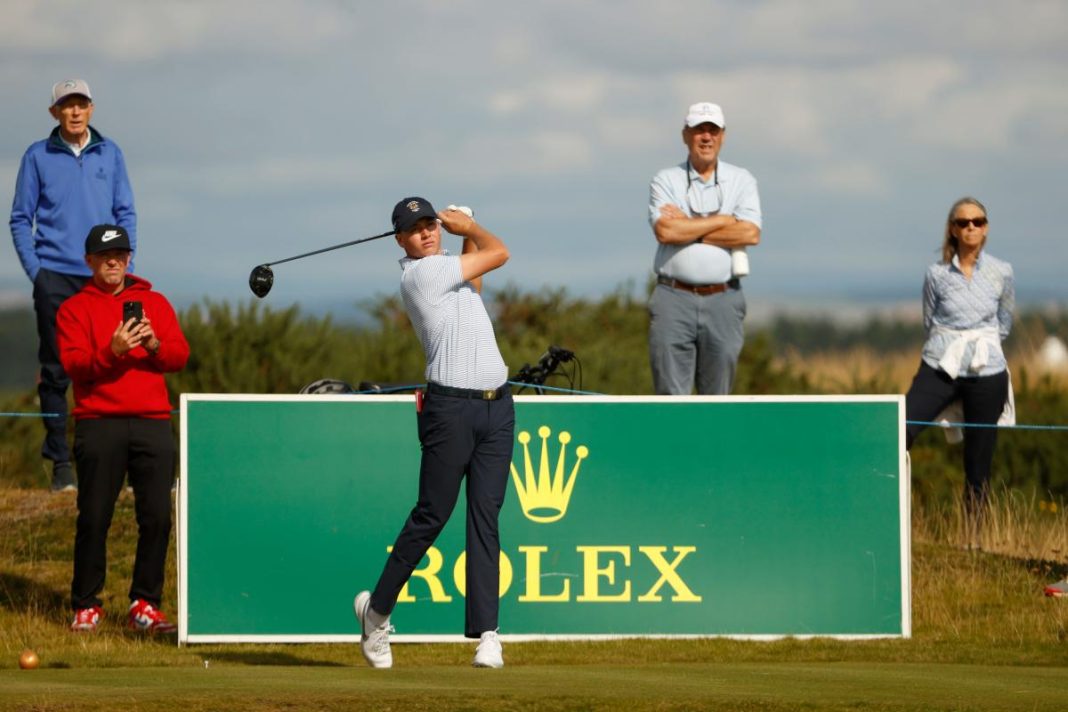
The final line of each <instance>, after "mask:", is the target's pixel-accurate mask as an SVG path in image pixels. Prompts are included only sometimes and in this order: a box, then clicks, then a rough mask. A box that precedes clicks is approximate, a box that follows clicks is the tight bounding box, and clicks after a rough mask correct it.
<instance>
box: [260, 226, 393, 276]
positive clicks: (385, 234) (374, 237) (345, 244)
mask: <svg viewBox="0 0 1068 712" xmlns="http://www.w3.org/2000/svg"><path fill="white" fill-rule="evenodd" d="M395 234H397V233H396V231H395V230H390V231H389V232H383V233H382V234H381V235H372V236H371V237H363V238H360V239H359V240H352V241H351V242H343V243H342V244H340V245H334V246H333V247H324V248H323V249H321V250H315V251H314V252H305V253H304V254H303V255H296V256H294V257H287V258H285V259H284V260H277V261H275V262H267V263H265V265H264V266H266V267H270V266H272V265H280V264H282V263H283V262H292V261H293V260H299V259H301V258H302V257H311V256H312V255H318V254H320V253H323V252H330V250H340V249H341V248H342V247H348V246H350V245H358V244H360V243H361V242H370V241H371V240H378V239H379V238H383V237H389V236H390V235H395Z"/></svg>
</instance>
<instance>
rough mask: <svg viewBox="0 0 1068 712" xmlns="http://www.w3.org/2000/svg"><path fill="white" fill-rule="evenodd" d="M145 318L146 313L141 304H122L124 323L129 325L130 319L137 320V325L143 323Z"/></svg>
mask: <svg viewBox="0 0 1068 712" xmlns="http://www.w3.org/2000/svg"><path fill="white" fill-rule="evenodd" d="M142 316H144V312H143V311H142V310H141V302H123V303H122V323H123V324H127V323H129V321H130V319H136V320H137V321H135V322H134V324H135V325H136V324H137V323H139V322H140V321H141V317H142Z"/></svg>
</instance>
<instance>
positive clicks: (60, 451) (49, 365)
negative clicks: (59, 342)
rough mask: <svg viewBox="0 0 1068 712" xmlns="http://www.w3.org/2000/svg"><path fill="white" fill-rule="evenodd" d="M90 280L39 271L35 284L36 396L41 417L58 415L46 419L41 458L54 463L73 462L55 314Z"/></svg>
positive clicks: (65, 377) (65, 374)
mask: <svg viewBox="0 0 1068 712" xmlns="http://www.w3.org/2000/svg"><path fill="white" fill-rule="evenodd" d="M87 279H88V278H87V277H79V276H76V275H72V274H60V273H59V272H52V271H49V270H47V269H40V270H38V271H37V278H36V279H35V280H34V282H33V309H34V311H35V312H36V313H37V343H38V346H37V360H38V362H39V363H40V364H41V380H40V382H39V383H38V384H37V395H38V396H39V397H40V400H41V412H42V413H58V414H59V417H57V418H43V419H42V420H43V421H44V427H45V440H44V444H43V445H42V446H41V455H42V456H43V457H44V458H45V459H46V460H51V461H53V462H70V448H69V447H68V446H67V387H68V386H70V379H69V378H68V377H67V373H66V372H65V371H64V370H63V366H62V365H61V364H60V362H59V348H58V347H57V346H56V312H58V311H59V305H60V304H62V303H63V302H64V301H66V299H67V298H68V297H70V296H72V295H74V294H75V293H76V292H78V291H80V290H81V288H82V287H83V286H84V285H85V282H86V280H87Z"/></svg>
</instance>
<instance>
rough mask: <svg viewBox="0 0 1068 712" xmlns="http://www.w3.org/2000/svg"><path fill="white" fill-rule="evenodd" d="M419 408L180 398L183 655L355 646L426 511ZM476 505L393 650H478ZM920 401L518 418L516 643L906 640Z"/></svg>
mask: <svg viewBox="0 0 1068 712" xmlns="http://www.w3.org/2000/svg"><path fill="white" fill-rule="evenodd" d="M415 418H416V415H415V406H414V400H413V398H412V397H411V396H253V395H248V396H242V395H236V396H234V395H230V396H222V395H193V394H187V395H184V396H182V477H181V484H180V490H179V494H180V496H179V506H180V510H179V529H178V531H179V640H180V641H182V642H189V643H207V642H257V641H258V642H279V641H281V642H312V641H336V642H343V641H344V642H348V641H355V640H358V639H359V631H358V628H357V624H356V621H355V619H354V617H353V614H352V598H353V596H354V595H355V594H356V592H358V591H360V590H361V589H367V588H372V587H373V586H374V583H375V581H376V580H377V579H378V575H379V573H380V572H381V568H382V565H383V563H384V561H385V557H386V554H387V552H388V550H389V547H390V546H391V545H392V543H393V540H394V538H395V537H396V535H397V533H398V532H399V531H400V527H401V525H402V524H403V522H404V519H405V517H407V515H408V512H409V511H410V509H411V507H412V505H413V504H414V502H415V496H416V484H417V480H418V471H419V456H420V450H419V442H418V439H417V436H416V427H415ZM463 507H464V499H463V495H462V494H461V499H460V501H459V503H458V505H457V511H456V512H455V513H454V515H453V518H452V520H451V521H450V522H449V524H448V526H447V527H446V528H445V530H444V531H443V532H442V535H441V537H440V538H439V539H438V541H437V543H436V545H435V546H434V547H433V548H432V549H431V550H430V551H429V552H428V554H427V556H426V557H425V558H424V560H423V562H422V563H421V565H420V567H419V568H418V569H417V570H416V573H415V576H414V577H413V578H412V580H411V581H410V582H409V583H408V585H407V587H406V588H405V590H404V591H403V592H402V595H401V599H400V601H399V602H398V604H397V608H396V610H395V611H394V615H393V623H394V625H395V626H396V629H397V634H396V635H395V636H393V640H395V641H398V642H404V641H446V640H459V639H461V638H460V636H459V633H460V632H461V631H462V629H463V615H464V591H465V582H464V512H463ZM908 507H909V483H908V479H907V474H906V468H905V465H904V405H903V399H902V398H901V397H900V396H871V397H866V396H864V397H861V396H837V397H744V398H743V397H727V398H707V397H694V398H661V397H555V396H540V397H539V396H529V397H519V398H517V402H516V443H515V451H514V455H513V459H512V471H511V481H510V482H509V488H508V495H507V498H506V500H505V503H504V508H503V510H502V512H501V541H502V551H501V625H502V628H501V631H502V634H505V635H506V637H507V638H510V639H512V640H521V639H534V638H556V639H563V638H598V637H609V636H613V637H614V636H734V637H745V638H768V637H779V636H786V635H793V636H836V637H847V638H868V637H891V636H905V637H908V636H909V635H910V633H911V631H910V628H911V617H910V599H909V511H908Z"/></svg>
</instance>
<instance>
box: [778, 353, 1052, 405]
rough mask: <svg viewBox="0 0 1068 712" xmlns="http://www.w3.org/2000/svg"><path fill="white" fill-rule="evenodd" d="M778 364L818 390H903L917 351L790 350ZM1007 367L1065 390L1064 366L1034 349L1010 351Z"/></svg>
mask: <svg viewBox="0 0 1068 712" xmlns="http://www.w3.org/2000/svg"><path fill="white" fill-rule="evenodd" d="M781 365H784V366H787V367H788V368H790V369H791V370H792V371H795V372H796V373H803V374H805V375H806V376H808V378H809V379H810V381H811V383H812V385H813V387H814V389H815V390H817V391H818V392H823V393H831V394H853V393H865V394H876V393H905V392H906V391H908V389H909V385H910V384H911V383H912V377H913V376H914V375H916V370H917V369H918V368H919V366H920V354H919V352H917V351H916V350H913V349H910V350H908V351H876V350H874V349H872V348H870V347H867V346H862V347H857V348H854V349H850V350H848V351H834V352H826V353H814V354H801V353H799V352H797V351H792V352H789V353H787V354H786V356H784V357H783V358H782V359H781ZM1009 370H1010V371H1011V372H1012V373H1014V374H1022V373H1024V372H1026V373H1029V374H1035V375H1039V374H1041V375H1046V374H1048V375H1049V376H1050V378H1051V380H1052V385H1053V386H1054V387H1057V388H1060V389H1062V390H1065V391H1068V369H1064V368H1061V369H1052V370H1051V369H1050V368H1049V367H1048V366H1047V365H1046V364H1045V363H1043V361H1042V357H1041V355H1040V354H1039V353H1038V351H1037V350H1036V349H1033V348H1028V349H1024V350H1021V351H1020V352H1019V353H1016V354H1010V355H1009Z"/></svg>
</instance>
